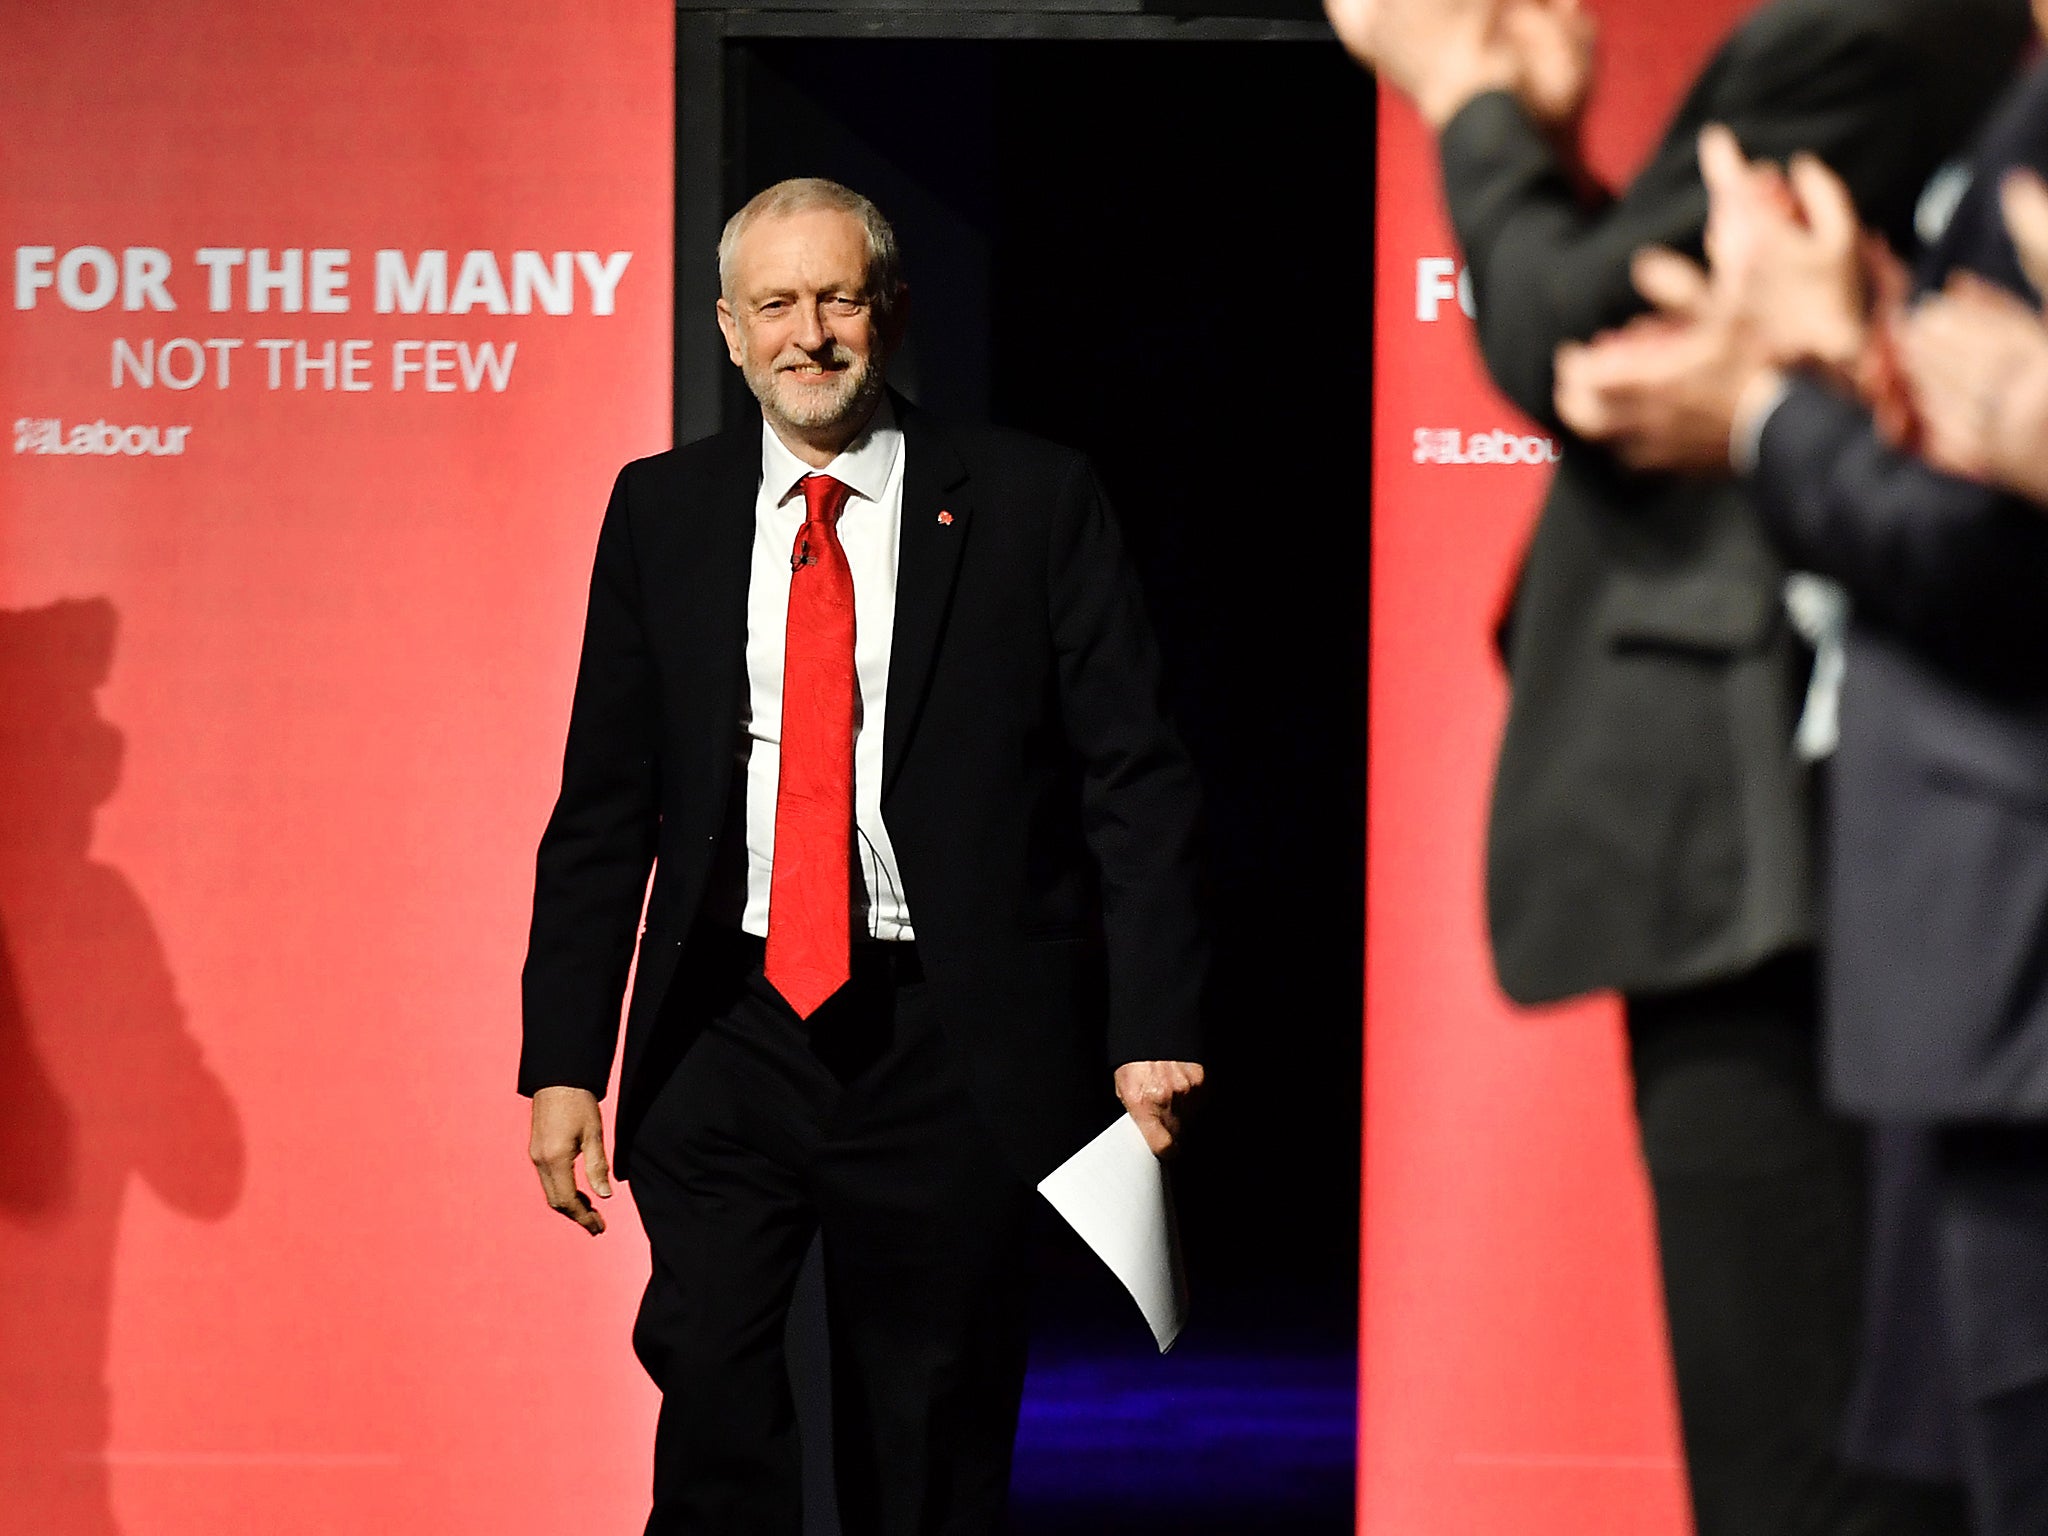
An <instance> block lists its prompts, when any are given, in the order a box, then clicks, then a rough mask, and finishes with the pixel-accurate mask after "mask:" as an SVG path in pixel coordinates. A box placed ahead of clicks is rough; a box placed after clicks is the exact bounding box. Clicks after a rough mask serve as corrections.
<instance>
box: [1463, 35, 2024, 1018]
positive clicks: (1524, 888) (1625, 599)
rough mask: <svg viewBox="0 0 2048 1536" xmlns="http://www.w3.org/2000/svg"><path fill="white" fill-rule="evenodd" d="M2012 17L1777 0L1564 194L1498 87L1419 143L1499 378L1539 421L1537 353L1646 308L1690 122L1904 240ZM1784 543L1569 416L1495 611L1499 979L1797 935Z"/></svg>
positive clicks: (1644, 979)
mask: <svg viewBox="0 0 2048 1536" xmlns="http://www.w3.org/2000/svg"><path fill="white" fill-rule="evenodd" d="M2027 35H2028V19H2027V7H2026V5H2025V4H2024V3H2023V0H1777V3H1775V4H1771V5H1768V6H1766V7H1764V8H1763V9H1762V10H1761V11H1759V12H1758V13H1757V14H1756V15H1755V16H1754V17H1752V18H1751V19H1750V20H1749V21H1748V22H1747V23H1746V24H1745V25H1744V26H1742V27H1741V28H1740V29H1739V30H1738V31H1737V32H1736V33H1735V34H1734V36H1733V37H1732V38H1731V39H1730V40H1729V41H1728V42H1727V44H1726V45H1725V46H1724V47H1723V48H1722V49H1721V51H1720V52H1719V54H1718V55H1717V56H1716V57H1715V58H1714V59H1713V61H1712V62H1711V63H1710V64H1709V65H1708V67H1707V68H1706V70H1705V71H1704V73H1702V75H1701V76H1700V78H1699V80H1698V81H1697V82H1696V83H1695V85H1694V86H1693V88H1692V90H1691V92H1690V94H1689V95H1688V96H1687V98H1686V100H1685V102H1684V105H1683V106H1682V107H1681V108H1680V109H1679V111H1678V114H1677V116H1676V118H1675V120H1674V121H1673V123H1672V125H1671V128H1670V131H1669V132H1668V134H1667V135H1666V137H1665V138H1664V140H1663V142H1662V144H1661V146H1660V147H1659V149H1658V150H1657V152H1656V155H1655V157H1654V158H1653V159H1652V160H1651V162H1650V164H1649V166H1648V167H1647V169H1645V170H1644V171H1643V172H1642V174H1641V175H1639V176H1638V177H1637V178H1636V180H1635V181H1634V182H1633V183H1632V184H1631V185H1630V187H1629V188H1628V190H1627V191H1626V192H1625V193H1624V194H1623V195H1622V196H1620V197H1619V198H1618V199H1616V200H1613V201H1609V202H1605V203H1603V204H1600V205H1598V206H1587V205H1586V204H1584V203H1583V202H1582V201H1581V199H1580V197H1579V195H1578V194H1577V193H1576V191H1575V189H1574V185H1573V182H1572V179H1571V177H1570V176H1569V174H1568V172H1567V168H1566V167H1565V166H1564V164H1562V163H1561V161H1560V159H1559V157H1558V155H1557V154H1556V152H1555V150H1554V149H1553V147H1552V145H1551V144H1550V142H1549V141H1548V140H1547V139H1546V138H1545V136H1544V135H1543V133H1542V132H1541V131H1540V130H1539V129H1538V128H1537V127H1536V125H1535V124H1534V123H1533V122H1532V121H1531V120H1530V119H1529V117H1528V116H1527V115H1526V114H1525V113H1524V112H1523V111H1522V109H1521V108H1520V107H1519V106H1518V105H1517V103H1516V102H1515V101H1514V99H1513V98H1512V97H1510V96H1507V95H1505V94H1493V95H1488V96H1484V97H1481V98H1479V99H1478V100H1477V101H1475V102H1473V103H1472V104H1471V105H1470V106H1468V107H1467V108H1466V109H1465V111H1464V112H1462V113H1461V114H1460V115H1459V116H1458V117H1457V118H1456V119H1455V120H1453V121H1452V122H1451V123H1450V124H1449V125H1448V126H1447V127H1446V129H1445V131H1444V133H1443V136H1442V141H1441V146H1440V147H1441V153H1442V159H1443V171H1444V183H1445V187H1446V189H1447V193H1448V197H1449V202H1450V208H1451V214H1452V219H1453V222H1454V224H1455V225H1456V228H1457V232H1458V237H1459V240H1460V242H1461V243H1462V245H1463V247H1464V250H1465V253H1466V256H1467V259H1468V261H1469V263H1470V266H1471V272H1472V278H1473V284H1474V289H1475V291H1476V295H1477V298H1478V308H1479V337H1480V344H1481V347H1482V349H1483V351H1484V353H1485V357H1486V362H1487V365H1488V367H1489V369H1490V370H1491V372H1492V374H1493V377H1494V379H1495V381H1496V382H1497V383H1498V384H1499V385H1500V386H1501V388H1502V389H1503V390H1504V391H1505V392H1506V393H1507V395H1508V396H1509V398H1511V399H1512V400H1514V402H1515V403H1516V404H1517V405H1519V406H1520V407H1521V408H1522V409H1523V410H1524V411H1526V412H1528V413H1529V414H1530V415H1531V416H1533V417H1535V418H1536V419H1538V420H1540V421H1543V422H1546V423H1549V424H1550V425H1551V427H1552V428H1553V430H1559V431H1561V430H1562V429H1561V428H1560V427H1559V426H1558V424H1557V420H1556V413H1555V410H1554V408H1553V406H1552V403H1551V398H1550V397H1551V385H1552V378H1551V357H1552V354H1553V353H1554V352H1555V350H1556V348H1557V346H1558V345H1559V344H1560V343H1561V342H1564V341H1567V340H1583V339H1586V338H1589V337H1591V336H1592V335H1594V334H1595V333H1596V332H1598V331H1600V330H1602V329H1604V328H1607V327H1610V326H1614V325H1617V324H1620V323H1621V322H1623V321H1625V320H1627V319H1628V318H1629V317H1630V316H1632V315H1634V314H1636V313H1638V312H1639V311H1640V310H1641V308H1642V307H1643V306H1642V302H1641V300H1640V299H1639V298H1638V297H1637V295H1636V294H1635V292H1634V290H1633V287H1632V285H1631V283H1630V280H1629V273H1628V265H1629V259H1630V257H1631V255H1632V254H1633V253H1634V252H1635V251H1636V250H1637V249H1638V248H1639V247H1640V246H1642V245H1645V244H1649V243H1662V244H1666V245H1672V246H1675V247H1678V248H1679V249H1682V250H1691V251H1694V252H1697V250H1698V249H1699V246H1700V242H1701V236H1702V232H1703V229H1704V225H1705V217H1706V198H1705V193H1704V190H1703V188H1702V187H1701V184H1700V179H1699V170H1698V165H1697V158H1696V149H1695V140H1696V138H1697V135H1698V132H1699V130H1700V128H1701V127H1702V126H1704V125H1705V124H1707V123H1710V122H1725V123H1727V124H1729V125H1730V126H1731V127H1733V128H1734V130H1735V131H1736V134H1737V135H1738V136H1739V137H1740V139H1741V140H1742V143H1743V145H1744V147H1745V148H1746V149H1747V150H1748V151H1749V152H1750V153H1751V154H1753V155H1764V156H1769V157H1772V158H1779V159H1782V158H1785V157H1788V156H1789V155H1790V154H1792V153H1793V152H1794V151H1795V150H1799V149H1810V150H1813V151H1814V152H1816V153H1818V154H1819V155H1820V156H1821V157H1822V158H1823V159H1824V160H1826V161H1828V162H1829V163H1830V164H1831V165H1833V166H1834V167H1835V168H1836V169H1837V170H1838V171H1840V172H1841V173H1842V174H1843V175H1844V176H1845V177H1846V178H1847V180H1848V182H1849V185H1850V187H1851V188H1852V190H1853V191H1854V193H1855V195H1856V199H1857V203H1858V206H1859V207H1860V208H1861V209H1862V210H1863V211H1864V214H1865V216H1866V217H1867V218H1869V219H1870V220H1871V221H1872V222H1874V223H1875V224H1877V226H1878V227H1879V228H1881V229H1883V230H1885V231H1886V232H1887V233H1888V234H1890V235H1891V236H1892V238H1893V240H1894V242H1895V243H1896V244H1898V246H1899V248H1900V249H1908V248H1910V240H1911V211H1912V209H1913V206H1914V203H1915V201H1916V200H1917V197H1918V194H1919V192H1920V189H1921V187H1922V185H1923V184H1924V183H1925V181H1926V180H1927V179H1928V177H1929V176H1930V174H1931V173H1932V172H1933V171H1934V170H1935V169H1936V168H1937V167H1938V166H1939V165H1940V164H1941V162H1942V161H1943V160H1944V159H1945V158H1946V157H1948V156H1949V155H1951V154H1952V153H1954V152H1955V151H1956V149H1957V148H1959V147H1960V146H1961V145H1962V144H1964V143H1965V142H1966V140H1967V138H1968V136H1969V132H1970V130H1971V128H1972V127H1973V125H1974V124H1975V123H1976V121H1977V120H1978V118H1979V117H1980V116H1981V115H1982V113H1983V111H1984V109H1985V107H1986V106H1987V105H1988V103H1989V102H1990V101H1991V100H1992V99H1993V97H1994V96H1995V95H1996V93H1997V91H1998V90H1999V88H2000V87H2001V86H2002V85H2003V84H2004V82H2005V81H2006V80H2007V79H2008V78H2009V76H2010V73H2011V69H2012V67H2013V62H2014V61H2015V60H2016V59H2017V57H2018V54H2019V50H2020V49H2021V47H2022V46H2023V44H2024V41H2025V39H2026V37H2027ZM1784 574H1785V572H1784V567H1783V565H1782V563H1781V562H1780V559H1779V557H1778V555H1777V553H1776V552H1775V551H1774V550H1773V549H1772V547H1771V545H1770V543H1769V541H1768V540H1767V539H1766V537H1765V535H1764V532H1763V529H1762V526H1761V524H1760V522H1759V520H1758V518H1757V515H1756V511H1755V508H1754V507H1753V505H1752V504H1751V502H1750V500H1749V498H1748V497H1747V496H1746V495H1745V494H1744V493H1743V492H1742V491H1741V490H1740V489H1739V488H1738V487H1737V486H1735V485H1734V484H1733V483H1732V482H1729V481H1726V480H1721V481H1703V480H1677V479H1672V478H1668V477H1648V476H1638V475H1632V474H1629V473H1627V472H1626V471H1624V470H1623V469H1621V468H1620V467H1619V466H1618V465H1617V464H1616V463H1615V462H1614V461H1613V460H1612V459H1611V458H1609V457H1608V456H1607V455H1606V454H1605V453H1603V452H1601V451H1600V450H1598V449H1596V448H1593V447H1590V446H1588V445H1585V444H1581V443H1576V442H1574V443H1569V444H1568V446H1567V450H1566V454H1565V458H1564V462H1563V464H1562V465H1561V466H1560V468H1559V470H1558V474H1557V478H1556V480H1555V482H1554V483H1553V485H1552V487H1551V491H1550V496H1549V499H1548V501H1547V502H1546V504H1545V506H1544V509H1543V513H1542V516H1541V518H1540V520H1539V522H1538V524H1537V528H1536V532H1535V536H1534V538H1533V540H1532V541H1531V544H1530V547H1529V552H1528V555H1527V558H1526V561H1525V564H1524V567H1523V571H1522V574H1521V579H1520V583H1519V587H1518V591H1517V596H1516V600H1515V604H1514V608H1513V612H1512V616H1511V621H1510V623H1509V625H1508V627H1507V631H1506V650H1507V659H1508V667H1509V672H1510V674H1511V677H1512V680H1513V702H1512V706H1511V708H1510V711H1509V716H1508V724H1507V731H1506V735H1505V738H1504V740H1503V742H1502V746H1501V753H1500V761H1499V766H1498V770H1497V774H1496V779H1495V784H1494V796H1493V808H1492V815H1491V819H1490V825H1489V829H1488V870H1487V907H1488V915H1489V918H1490V922H1491V927H1492V934H1493V947H1494V960H1495V965H1496V967H1497V969H1498V971H1499V974H1500V980H1501V985H1502V986H1503V987H1504V988H1505V989H1506V991H1507V992H1508V994H1509V995H1510V996H1512V997H1514V998H1516V999H1518V1000H1520V1001H1523V1002H1541V1001H1548V1000H1552V999H1556V998H1562V997H1567V996H1571V995H1573V994H1575V993H1579V992H1584V991H1588V990H1591V989H1595V988H1602V987H1618V988H1621V989H1623V990H1625V991H1643V992H1648V991H1658V990H1664V989H1669V988H1675V987H1680V986H1685V985H1689V984H1693V983H1697V982H1702V981H1707V980H1712V979H1714V978H1717V977H1723V976H1727V975H1731V974H1734V973H1736V972H1739V971H1741V970H1743V969H1745V968H1746V967H1748V966H1750V965H1752V964H1753V963H1755V962H1756V961H1758V960H1760V959H1762V958H1764V957H1766V956H1768V955H1770V954H1772V953H1774V952H1776V951H1779V950H1782V949H1785V948H1788V947H1791V946H1794V945H1798V944H1801V943H1804V942H1807V941H1808V940H1810V939H1811V938H1812V937H1813V930H1814V915H1813V902H1812V893H1811V884H1812V876H1811V867H1810V851H1809V842H1810V837H1809V829H1808V812H1807V789H1806V784H1805V776H1804V774H1803V773H1802V772H1801V770H1800V768H1799V765H1798V764H1797V763H1796V762H1795V761H1794V757H1793V753H1792V751H1791V747H1790V738H1791V734H1792V728H1793V723H1794V721H1795V719H1796V717H1797V713H1798V707H1799V700H1800V697H1801V694H1802V692H1803V685H1804V658H1803V653H1802V652H1801V650H1800V648H1799V646H1798V644H1797V642H1796V640H1795V638H1794V637H1793V636H1792V635H1791V634H1790V633H1789V630H1788V627H1787V625H1786V623H1785V621H1784V618H1783V615H1782V612H1781V606H1780V592H1781V588H1782V584H1783V579H1784Z"/></svg>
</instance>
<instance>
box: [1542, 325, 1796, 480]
mask: <svg viewBox="0 0 2048 1536" xmlns="http://www.w3.org/2000/svg"><path fill="white" fill-rule="evenodd" d="M1556 373H1557V379H1556V391H1555V400H1556V405H1557V414H1558V417H1559V419H1560V420H1562V421H1563V422H1564V424H1565V425H1566V426H1568V427H1570V428H1571V429H1572V431H1573V432H1575V433H1577V434H1578V435H1579V436H1580V437H1582V438H1584V439H1586V441H1588V442H1594V443H1600V444H1603V445H1604V446H1606V447H1607V448H1608V449H1609V450H1610V451H1612V452H1613V454H1614V456H1615V457H1616V458H1618V459H1620V460H1621V461H1622V463H1624V464H1626V465H1628V466H1629V467H1630V468H1631V469H1642V470H1667V471H1671V472H1673V473H1677V474H1726V473H1727V472H1728V466H1729V445H1730V442H1731V441H1732V439H1733V434H1734V428H1735V423H1736V421H1737V419H1738V418H1739V417H1741V416H1742V415H1743V414H1744V410H1745V406H1746V405H1747V403H1748V402H1749V401H1750V400H1751V399H1752V398H1753V397H1754V396H1755V394H1756V393H1757V391H1758V389H1759V387H1760V381H1764V380H1768V379H1770V378H1772V377H1773V374H1772V370H1771V369H1770V368H1769V367H1768V365H1765V364H1763V363H1761V362H1760V360H1759V359H1758V357H1757V356H1756V354H1755V351H1754V349H1753V348H1751V347H1750V346H1748V345H1747V344H1746V342H1745V340H1744V339H1743V337H1742V333H1741V332H1740V331H1739V330H1738V329H1737V328H1736V327H1734V326H1733V325H1731V324H1730V323H1728V321H1727V319H1726V317H1723V316H1709V317H1706V318H1702V319H1699V320H1674V319H1666V318H1663V317H1660V316H1655V315H1649V316H1645V317H1644V318H1642V319H1640V320H1636V321H1632V322H1631V323H1630V324H1628V325H1627V326H1625V327H1623V328H1622V329H1621V330H1619V331H1611V332H1609V333H1608V334H1606V335H1604V336H1598V337H1595V338H1594V339H1593V341H1592V342H1590V343H1588V344H1586V345H1584V346H1581V345H1578V344H1577V343H1567V344H1566V345H1564V346H1562V347H1560V348H1558V352H1557V365H1556Z"/></svg>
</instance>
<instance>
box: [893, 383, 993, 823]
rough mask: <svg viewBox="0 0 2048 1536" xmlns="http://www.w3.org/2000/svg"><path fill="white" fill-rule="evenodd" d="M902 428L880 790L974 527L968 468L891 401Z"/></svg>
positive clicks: (927, 426) (919, 419)
mask: <svg viewBox="0 0 2048 1536" xmlns="http://www.w3.org/2000/svg"><path fill="white" fill-rule="evenodd" d="M895 403H896V411H897V419H898V421H899V422H900V423H901V424H902V427H903V451H904V452H905V453H906V454H908V455H909V459H908V461H907V462H906V463H905V465H904V478H903V526H902V529H901V531H900V532H899V533H898V535H897V546H896V628H895V632H894V634H893V635H892V636H891V638H890V642H889V704H888V710H887V717H886V719H885V720H884V722H883V730H882V792H883V793H884V794H886V793H888V790H889V786H890V785H891V784H893V783H894V782H895V780H896V775H897V773H898V772H899V771H900V770H901V769H902V766H903V755H904V753H905V751H906V750H907V749H908V747H909V745H910V738H911V736H912V735H913V734H914V733H915V731H916V729H917V717H918V713H919V711H920V710H921V709H922V708H923V706H924V699H925V693H926V691H927V688H928V685H929V684H930V682H931V671H932V663H933V662H934V661H935V660H937V658H938V650H939V639H940V637H941V635H942V634H943V633H944V631H945V627H946V614H947V611H948V609H949V608H950V606H951V603H952V597H953V581H954V578H955V577H956V576H957V575H958V574H959V569H960V552H961V550H962V549H964V548H965V547H966V544H967V536H968V533H969V531H970V529H971V527H972V525H973V521H974V518H973V509H972V507H971V506H970V505H969V501H968V497H969V495H970V493H971V490H972V487H971V486H969V484H968V483H967V481H968V475H967V466H966V465H965V464H964V463H962V462H961V459H960V455H959V453H958V452H957V451H956V450H955V449H954V447H953V444H952V442H951V441H950V440H949V438H948V436H947V434H946V432H945V429H944V428H943V427H941V426H939V425H938V424H937V423H936V422H934V421H933V420H932V419H931V418H930V417H928V416H926V415H925V413H924V412H923V411H920V410H919V409H917V407H915V406H913V405H911V404H909V403H908V402H907V401H905V400H903V399H902V398H901V397H900V396H899V397H897V398H896V402H895Z"/></svg>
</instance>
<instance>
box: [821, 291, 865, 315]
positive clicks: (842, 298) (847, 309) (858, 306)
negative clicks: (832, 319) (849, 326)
mask: <svg viewBox="0 0 2048 1536" xmlns="http://www.w3.org/2000/svg"><path fill="white" fill-rule="evenodd" d="M867 307H868V306H867V303H866V301H865V300H862V299H855V298H849V297H847V296H846V295H845V294H843V293H842V294H835V295H833V296H832V297H831V298H829V299H827V300H826V301H825V308H826V309H828V310H830V311H831V312H832V313H833V314H835V315H857V314H859V313H860V312H861V311H862V310H864V309H866V308H867Z"/></svg>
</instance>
